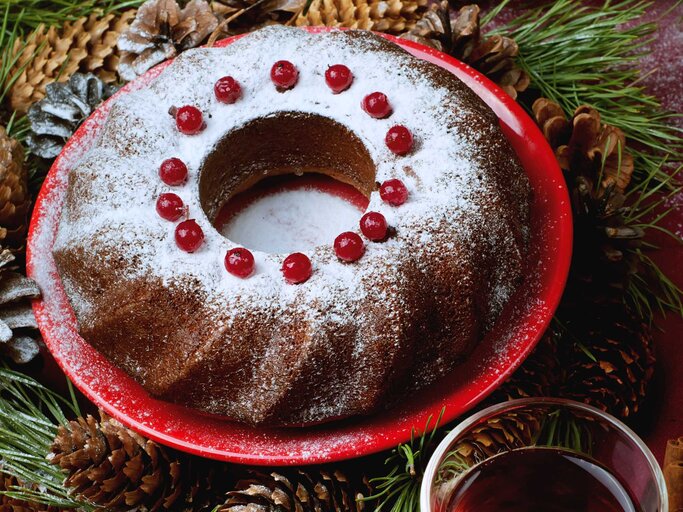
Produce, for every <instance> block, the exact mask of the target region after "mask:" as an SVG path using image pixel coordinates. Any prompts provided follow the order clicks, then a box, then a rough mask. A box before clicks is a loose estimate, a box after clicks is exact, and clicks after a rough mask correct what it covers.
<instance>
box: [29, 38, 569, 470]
mask: <svg viewBox="0 0 683 512" xmlns="http://www.w3.org/2000/svg"><path fill="white" fill-rule="evenodd" d="M314 30H317V31H319V30H321V29H314ZM384 37H386V38H387V39H389V40H391V41H394V42H396V43H397V44H399V45H401V46H403V47H404V48H405V49H406V50H407V51H409V52H410V53H412V54H413V55H416V56H417V57H420V58H422V59H424V60H427V61H429V62H433V63H435V64H437V65H439V66H441V67H442V68H444V69H446V70H448V71H450V72H451V73H453V74H454V75H456V76H457V77H458V78H460V79H461V80H462V81H463V82H465V83H466V84H467V85H468V86H469V87H470V88H472V89H473V90H474V91H475V92H476V93H477V94H478V95H479V96H480V97H481V98H482V99H483V100H484V101H485V102H486V103H487V104H488V105H489V106H490V107H491V108H492V109H493V110H494V111H495V112H496V114H497V115H498V117H499V118H500V123H501V126H502V128H503V131H504V133H505V135H506V136H507V137H508V139H509V140H510V142H511V143H512V146H513V147H514V148H515V151H516V152H517V154H518V156H519V158H520V161H521V162H522V165H523V166H524V168H525V170H526V172H527V174H528V176H529V180H530V182H531V186H532V188H533V191H534V203H533V206H532V217H533V219H532V222H533V225H532V250H531V254H530V257H529V271H528V278H527V280H526V282H525V284H524V285H523V286H522V288H521V289H520V290H519V292H518V293H517V295H516V296H515V297H514V298H513V300H512V301H511V303H512V304H513V306H511V307H509V308H508V310H507V311H505V312H504V313H503V318H501V320H500V321H499V322H498V324H497V327H496V328H495V329H494V331H493V332H492V333H491V334H490V335H489V336H487V337H486V339H485V340H484V341H483V342H482V343H481V344H480V345H479V347H478V348H477V349H476V350H475V351H474V353H473V354H472V355H471V357H470V359H469V361H468V362H467V364H465V365H462V366H461V367H460V368H458V369H457V371H455V372H454V373H453V375H452V376H450V377H449V378H447V379H445V380H444V381H442V382H441V383H439V384H437V385H434V386H432V387H430V388H429V389H428V390H426V391H424V392H422V393H420V394H418V395H417V396H414V397H412V398H410V399H407V400H405V401H404V403H403V404H401V405H400V406H399V407H397V408H394V409H391V410H390V411H387V412H383V413H380V414H376V415H374V416H370V417H360V418H350V419H347V420H344V421H338V422H334V423H330V424H327V425H319V426H316V427H310V428H301V429H265V428H252V427H248V426H244V425H240V424H236V423H233V422H230V421H227V420H224V419H221V418H218V417H215V416H206V415H202V414H197V412H196V411H194V410H191V409H188V408H185V407H181V406H178V405H173V404H169V403H166V402H160V401H158V400H155V399H153V398H151V397H150V396H149V395H148V394H147V393H146V392H145V391H144V390H143V389H142V388H141V387H140V386H139V385H138V384H137V383H136V382H135V381H133V380H132V379H131V378H130V377H128V376H127V375H126V374H125V373H123V372H122V371H121V370H119V369H117V368H115V367H114V366H112V365H111V364H110V363H109V362H108V361H107V360H106V359H105V358H104V357H103V356H102V355H101V354H100V353H99V352H97V351H96V350H95V349H93V348H92V347H91V346H90V345H88V344H87V343H86V342H85V341H84V340H83V339H82V338H81V337H80V336H79V335H78V332H77V327H76V320H75V317H74V315H73V311H72V310H71V307H70V305H69V301H68V300H67V297H66V295H65V293H64V290H63V288H62V284H61V280H60V278H59V276H58V274H57V270H56V267H55V263H54V260H53V258H52V251H51V249H52V245H53V243H54V239H55V235H56V231H57V226H58V224H59V218H60V215H61V206H62V203H63V201H64V197H65V194H66V186H67V176H68V173H69V169H70V168H71V166H72V164H73V163H74V162H77V161H78V159H79V157H80V156H81V155H82V154H83V152H84V151H85V150H87V148H88V147H89V145H90V143H91V141H92V140H93V137H94V136H95V135H96V134H97V132H98V130H99V129H100V127H101V126H102V123H103V121H104V120H105V118H106V116H107V112H108V110H109V108H110V107H111V100H110V101H107V102H106V103H105V104H104V105H102V106H101V107H100V108H99V109H98V110H97V111H96V112H94V113H93V115H91V116H90V118H89V119H88V120H87V121H86V122H85V123H84V124H83V125H82V126H81V127H80V128H79V130H78V131H77V132H76V134H75V135H74V136H73V137H72V138H71V139H70V140H69V142H68V144H67V145H66V147H65V148H64V150H63V151H62V153H61V154H60V155H59V157H58V158H57V159H56V160H55V162H54V164H53V165H52V168H51V169H50V172H49V173H48V175H47V178H46V179H45V183H44V185H43V188H42V190H41V191H40V194H39V195H38V198H37V200H36V207H35V211H34V214H33V218H32V220H31V226H30V231H29V240H28V251H27V267H28V275H29V276H31V277H32V278H33V279H35V280H36V281H37V282H38V284H39V285H40V287H41V289H42V292H43V297H42V299H39V300H36V301H35V302H34V304H33V309H34V311H35V314H36V318H37V320H38V325H39V326H40V330H41V332H42V334H43V337H44V339H45V343H46V344H47V346H48V348H49V349H50V351H51V352H52V354H53V355H54V357H55V359H56V360H57V362H58V363H59V364H60V366H61V367H62V369H63V370H64V372H65V373H66V374H67V375H68V376H69V377H70V378H71V380H72V381H73V383H74V384H75V385H76V386H77V387H78V388H79V389H80V390H81V391H82V392H83V393H84V394H85V395H86V396H88V398H90V399H91V400H92V401H93V402H94V403H96V404H97V405H98V406H100V407H102V408H103V409H104V410H105V411H106V412H107V413H108V414H110V415H111V416H113V417H114V418H117V419H118V420H120V421H121V422H122V423H124V424H125V425H128V426H129V427H131V428H133V429H134V430H136V431H138V432H140V433H142V434H144V435H146V436H148V437H150V438H151V439H154V440H156V441H158V442H160V443H163V444H165V445H169V446H173V447H175V448H179V449H180V450H184V451H187V452H191V453H195V454H198V455H202V456H206V457H212V458H216V459H223V460H228V461H234V462H241V463H249V464H263V465H286V464H312V463H320V462H330V461H335V460H340V459H347V458H352V457H358V456H361V455H367V454H370V453H373V452H377V451H381V450H385V449H388V448H392V447H394V446H396V445H397V444H398V443H401V442H404V441H406V440H408V439H409V438H410V434H411V429H412V428H413V427H416V428H418V429H419V428H422V427H423V426H424V425H425V423H426V422H427V419H428V418H429V417H430V416H436V415H438V414H439V412H440V411H441V409H442V408H444V407H445V414H444V421H445V422H448V421H450V420H453V419H455V418H457V417H458V416H459V415H461V414H462V413H464V412H466V411H467V410H468V409H470V408H471V407H472V406H474V405H475V404H476V403H477V402H479V401H480V400H482V399H483V398H484V397H485V396H486V395H487V394H489V393H490V392H491V391H492V390H493V389H494V388H495V387H496V386H497V385H498V384H500V383H501V382H502V381H503V380H504V379H505V378H506V377H507V376H509V375H510V374H511V373H512V372H513V371H514V370H515V369H516V368H517V367H518V366H519V364H520V363H521V362H522V360H523V359H524V358H525V357H526V356H527V355H528V354H529V352H531V350H532V348H533V347H534V345H535V344H536V342H537V341H538V339H539V338H540V336H541V334H542V333H543V331H544V330H545V329H546V327H547V325H548V323H549V321H550V319H551V317H552V315H553V312H554V311H555V308H556V307H557V304H558V303H559V300H560V296H561V294H562V290H563V288H564V284H565V281H566V278H567V273H568V270H569V262H570V256H571V243H572V225H571V211H570V207H569V198H568V195H567V190H566V188H565V184H564V179H563V178H562V174H561V172H560V169H559V168H558V166H557V163H556V161H555V158H554V156H553V153H552V151H551V149H550V147H549V146H548V145H547V143H546V141H545V139H544V138H543V135H542V134H541V132H540V131H539V129H538V128H537V127H536V124H535V123H534V122H533V121H532V120H531V119H530V118H529V117H528V116H527V114H526V113H525V112H524V111H523V110H522V108H521V107H520V106H519V105H518V104H517V103H516V102H515V101H514V100H513V99H511V98H510V97H509V96H508V95H507V94H505V92H503V91H502V90H501V89H500V88H498V87H497V86H496V85H494V84H493V83H492V82H490V81H489V80H488V79H486V78H485V77H483V76H482V75H480V74H479V73H477V72H476V71H474V70H472V69H471V68H470V67H468V66H467V65H465V64H462V63H461V62H458V61H456V60H455V59H452V58H451V57H448V56H447V55H444V54H443V53H440V52H437V51H435V50H432V49H429V48H426V47H424V46H422V45H419V44H416V43H413V42H409V41H403V40H400V39H397V38H395V37H391V36H384ZM236 39H237V38H231V39H226V40H224V41H221V42H220V43H218V45H217V46H226V45H229V44H230V43H232V42H234V41H235V40H236ZM167 64H168V63H164V64H161V65H159V66H157V67H156V68H154V69H152V70H151V71H149V72H148V73H147V74H145V75H144V76H142V77H140V78H138V79H137V80H135V81H133V82H131V83H129V84H128V85H126V86H125V87H124V88H123V89H122V90H121V91H120V92H119V93H118V94H117V95H119V94H126V93H127V92H129V91H133V90H136V89H140V88H142V87H145V86H146V85H147V84H148V83H149V82H150V81H151V80H152V79H153V78H154V77H156V76H157V75H159V73H160V72H161V71H162V70H163V69H164V67H165V66H166V65H167ZM65 318H66V319H68V320H67V321H64V319H65Z"/></svg>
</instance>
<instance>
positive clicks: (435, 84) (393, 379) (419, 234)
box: [53, 27, 529, 425]
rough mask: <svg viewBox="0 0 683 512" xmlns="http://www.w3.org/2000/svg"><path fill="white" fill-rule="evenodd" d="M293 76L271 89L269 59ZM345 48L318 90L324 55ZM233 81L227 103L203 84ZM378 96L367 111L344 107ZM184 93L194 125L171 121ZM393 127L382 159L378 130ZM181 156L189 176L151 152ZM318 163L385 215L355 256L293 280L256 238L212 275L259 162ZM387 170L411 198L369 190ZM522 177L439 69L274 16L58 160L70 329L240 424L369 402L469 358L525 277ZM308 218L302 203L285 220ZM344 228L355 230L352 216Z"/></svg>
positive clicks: (313, 415) (293, 421) (191, 62)
mask: <svg viewBox="0 0 683 512" xmlns="http://www.w3.org/2000/svg"><path fill="white" fill-rule="evenodd" d="M280 60H285V61H287V62H290V63H293V64H294V65H295V67H296V69H297V70H298V80H297V81H296V84H295V85H294V86H293V87H291V88H289V89H287V90H282V88H278V87H276V85H275V84H274V83H273V82H272V80H271V76H270V71H271V68H272V66H273V64H274V63H275V62H276V61H280ZM333 64H344V65H345V66H347V67H348V68H349V69H350V70H351V72H352V73H353V82H352V83H351V86H350V87H349V88H348V89H346V90H344V91H343V92H340V93H338V94H334V93H333V91H331V90H330V88H329V87H328V86H327V85H326V83H325V78H324V75H325V71H326V69H327V68H328V67H329V66H330V65H333ZM227 74H229V75H230V76H232V77H234V79H236V80H237V81H238V82H239V83H240V86H241V91H242V94H241V97H240V98H239V99H238V100H237V101H236V102H235V103H232V104H225V103H223V102H220V101H218V100H217V98H216V96H215V93H214V84H215V83H216V81H217V80H218V79H220V78H221V77H223V76H225V75H227ZM374 91H382V92H384V93H385V94H386V96H387V97H388V99H389V103H390V105H391V114H390V115H389V116H388V117H386V118H383V119H377V118H374V117H372V116H370V115H369V114H368V113H367V112H366V111H364V110H363V109H362V108H361V103H362V102H363V99H364V98H365V97H366V96H367V95H368V94H370V93H372V92H374ZM185 105H192V106H193V107H195V108H197V109H199V111H200V112H201V113H202V115H203V121H204V125H203V126H202V130H201V131H199V133H196V134H192V135H187V134H184V133H182V132H181V131H179V129H178V124H177V120H176V119H175V117H174V115H170V114H169V110H170V111H171V112H176V111H177V109H178V108H179V107H181V106H185ZM397 125H400V126H405V127H408V129H409V130H410V132H411V133H412V135H413V137H414V144H413V146H412V148H411V150H410V152H408V153H407V154H404V155H397V154H395V153H394V152H392V151H391V150H390V149H389V148H388V146H387V132H388V131H389V130H390V129H391V128H392V127H394V126H397ZM169 158H178V159H180V160H181V161H182V162H184V164H185V165H186V167H187V170H188V176H187V180H186V181H185V182H184V184H182V185H176V186H169V185H167V184H166V183H164V182H163V181H162V180H161V179H160V176H159V167H160V165H161V164H162V162H164V161H165V160H167V159H169ZM292 172H296V173H301V172H315V173H321V174H326V175H329V176H332V177H334V178H335V179H337V180H340V181H343V182H346V183H349V184H352V185H354V186H355V187H356V188H357V189H358V190H359V191H361V192H362V193H364V194H365V195H366V196H367V197H368V200H369V205H368V211H373V212H379V213H381V214H382V215H383V216H384V217H385V218H386V220H387V222H388V224H389V226H391V232H390V235H389V236H388V237H387V238H386V240H382V241H379V242H372V241H367V243H366V244H365V252H364V254H363V255H362V257H361V258H360V259H358V260H357V261H353V262H345V261H341V260H340V259H339V257H338V255H337V254H336V253H335V250H334V248H333V245H332V241H330V243H325V244H322V245H320V246H318V247H316V248H315V249H314V250H313V251H310V252H309V254H308V257H309V259H310V261H311V263H312V274H311V276H310V278H308V279H307V280H305V282H302V283H300V284H291V283H290V282H288V281H287V280H286V279H284V278H283V275H282V265H283V260H284V259H285V257H286V256H287V255H282V254H270V253H266V252H262V251H254V252H253V256H254V261H255V267H254V270H253V272H252V273H251V274H250V275H249V276H248V277H246V278H240V277H236V276H234V275H231V274H230V273H229V272H227V271H226V267H225V263H224V261H225V257H226V254H227V253H228V252H229V251H230V250H232V249H235V248H237V245H236V244H235V243H233V242H231V241H230V240H228V239H226V238H224V237H223V236H222V235H221V234H220V233H219V232H218V230H216V229H215V228H214V227H213V223H214V221H215V219H216V216H217V215H218V212H219V210H220V209H221V207H222V206H223V205H224V204H225V203H226V201H229V199H230V198H231V197H233V196H234V195H235V194H237V193H239V192H241V191H243V190H246V189H248V188H249V187H251V186H252V185H254V184H255V183H257V182H258V181H259V180H261V179H263V178H264V177H268V176H273V175H279V174H285V173H292ZM387 180H399V181H400V182H401V183H403V184H405V186H406V187H407V189H408V192H409V196H408V200H407V201H406V202H405V203H403V204H400V206H395V205H392V204H389V203H387V202H386V201H384V200H383V199H382V197H381V194H380V193H379V191H378V187H379V185H380V184H382V183H384V182H386V181H387ZM169 191H173V192H174V193H175V194H177V195H178V196H179V197H180V198H181V199H182V202H183V204H184V205H185V207H186V208H187V211H188V213H189V216H190V217H191V218H192V219H194V220H195V221H196V223H197V224H198V225H199V226H200V228H201V230H202V232H203V234H204V239H203V243H202V244H201V247H200V248H199V249H198V250H194V251H193V252H185V251H183V250H181V249H180V248H179V247H178V245H177V244H176V240H175V239H176V237H175V233H176V224H175V223H173V222H169V221H167V220H165V219H163V218H161V217H160V216H159V214H158V213H157V211H156V208H155V203H156V201H157V199H158V197H159V196H160V195H161V194H163V193H166V192H169ZM528 191H529V186H528V182H527V179H526V176H525V175H524V172H523V171H522V169H521V167H520V165H519V164H518V162H517V159H516V157H515V154H514V152H513V151H512V149H511V148H510V146H509V144H508V143H507V141H506V140H505V138H504V136H503V135H502V133H501V131H500V129H499V126H498V123H497V118H496V117H495V115H494V114H493V113H492V112H491V111H490V109H489V108H488V107H487V106H486V105H484V103H483V102H482V101H481V100H480V99H479V98H477V97H476V96H475V95H474V93H472V92H471V91H470V90H469V89H468V88H467V87H466V86H464V85H463V84H462V83H461V82H460V81H459V80H458V79H456V78H455V77H453V76H452V75H450V74H449V73H448V72H446V71H444V70H442V69H440V68H438V67H437V66H435V65H432V64H429V63H427V62H424V61H420V60H418V59H416V58H414V57H412V56H410V55H409V54H407V53H405V52H404V51H403V50H401V49H400V48H398V47H397V46H395V45H393V44H392V43H389V42H388V41H386V40H383V39H381V38H378V37H376V36H373V35H372V34H370V33H366V32H357V31H350V32H331V33H327V34H311V33H307V32H304V31H301V30H298V29H293V28H287V27H270V28H267V29H263V30H260V31H258V32H256V33H253V34H250V35H249V36H248V37H245V38H243V39H241V40H239V41H237V42H235V43H233V44H231V45H230V46H229V47H227V48H220V49H219V48H206V49H197V50H191V51H187V52H185V53H183V54H182V55H181V56H180V57H178V58H177V59H176V60H175V61H174V62H173V63H172V64H171V65H170V66H168V67H167V68H166V69H165V70H164V71H163V72H162V73H161V75H160V76H159V77H158V78H157V79H155V81H154V82H153V83H152V84H151V85H150V86H149V87H148V88H145V89H142V90H139V91H135V92H132V93H129V94H126V95H124V96H121V97H120V98H118V99H117V101H116V102H115V103H114V105H113V106H112V108H111V111H110V114H109V117H108V119H107V121H106V123H105V125H104V127H103V129H102V131H101V134H100V136H99V138H98V139H97V141H96V143H95V144H94V145H93V147H92V148H91V149H90V151H89V152H88V153H87V154H86V156H85V157H84V158H83V160H81V161H80V162H79V163H78V164H77V165H75V166H74V168H73V169H72V171H71V173H70V175H69V189H68V193H67V197H66V201H65V205H64V210H63V214H62V218H61V220H60V225H59V231H58V234H57V238H56V241H55V244H54V248H53V252H54V256H55V261H56V263H57V267H58V269H59V273H60V276H61V278H62V282H63V284H64V288H65V290H66V292H67V294H68V296H69V299H70V301H71V304H72V306H73V309H74V312H75V313H76V316H77V318H78V322H79V327H80V333H81V335H82V336H83V337H84V338H85V339H86V340H87V341H88V342H89V343H91V344H92V345H93V346H95V347H96V348H97V349H98V350H100V351H101V352H102V353H103V354H104V355H105V356H106V357H107V358H109V359H110V360H111V361H112V362H113V363H114V364H116V365H117V366H119V367H121V368H122V369H124V370H125V371H126V372H127V373H129V374H130V375H131V376H132V377H133V378H135V379H136V380H137V381H138V382H140V383H141V384H142V385H143V386H144V387H145V388H146V389H147V390H148V391H149V392H150V393H151V394H152V395H154V396H157V397H160V398H161V399H164V400H169V401H173V402H177V403H181V404H184V405H187V406H190V407H193V408H196V409H200V410H203V411H207V412H211V413H216V414H221V415H225V416H228V417H230V418H233V419H236V420H240V421H244V422H247V423H253V424H271V425H275V424H286V425H297V424H310V423H316V422H322V421H329V420H332V419H336V418H340V417H346V416H350V415H354V414H367V413H371V412H374V411H376V410H377V409H379V408H381V407H385V406H388V405H390V404H391V403H394V402H395V401H396V400H397V399H398V398H400V397H401V396H404V395H405V394H406V393H409V392H412V391H414V390H416V389H417V388H419V387H423V386H425V385H428V384H430V383H432V382H434V381H436V380H437V379H439V378H440V377H442V376H443V375H445V374H447V373H448V372H450V371H452V370H453V369H454V368H456V367H457V365H458V364H461V363H463V361H466V357H467V355H468V353H469V352H470V351H471V350H472V349H473V347H474V346H475V345H476V343H477V342H478V341H479V340H481V338H482V337H483V336H484V334H485V333H486V332H487V331H488V330H489V329H490V328H491V326H492V325H493V323H494V322H495V320H496V318H497V317H498V315H499V314H500V312H501V311H502V309H503V307H504V306H505V305H506V303H507V301H508V299H509V297H510V296H511V295H512V293H513V292H514V291H515V289H516V288H517V286H518V285H519V283H520V280H521V279H522V275H523V268H522V267H523V261H524V258H525V255H526V251H527V236H528V223H529V197H528V194H529V192H528ZM302 221H304V219H302ZM349 231H355V232H358V231H359V229H358V225H355V226H349Z"/></svg>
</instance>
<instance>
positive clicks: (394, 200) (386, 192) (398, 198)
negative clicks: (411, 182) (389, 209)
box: [379, 179, 408, 206]
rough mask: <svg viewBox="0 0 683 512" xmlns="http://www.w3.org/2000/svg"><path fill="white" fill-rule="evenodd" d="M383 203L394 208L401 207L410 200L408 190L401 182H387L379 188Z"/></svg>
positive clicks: (394, 180)
mask: <svg viewBox="0 0 683 512" xmlns="http://www.w3.org/2000/svg"><path fill="white" fill-rule="evenodd" d="M379 196H380V197H381V198H382V201H384V202H385V203H389V204H390V205H392V206H400V205H402V204H403V203H405V202H406V201H407V200H408V189H407V188H406V186H405V185H404V184H403V182H402V181H401V180H396V179H393V180H387V181H385V182H384V183H382V186H381V187H379Z"/></svg>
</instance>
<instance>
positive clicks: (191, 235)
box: [175, 219, 204, 252]
mask: <svg viewBox="0 0 683 512" xmlns="http://www.w3.org/2000/svg"><path fill="white" fill-rule="evenodd" d="M203 241H204V232H203V231H202V228H200V227H199V224H197V221H195V220H194V219H189V220H184V221H182V222H181V223H180V224H178V225H177V226H176V228H175V243H176V244H177V245H178V247H180V248H181V249H182V250H183V251H185V252H195V251H196V250H197V249H199V248H200V247H201V245H202V242H203Z"/></svg>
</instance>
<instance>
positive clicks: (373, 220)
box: [360, 212, 387, 242]
mask: <svg viewBox="0 0 683 512" xmlns="http://www.w3.org/2000/svg"><path fill="white" fill-rule="evenodd" d="M360 230H361V232H362V233H363V234H364V235H365V236H366V237H367V238H368V239H369V240H372V241H373V242H378V241H380V240H384V239H385V238H386V236H387V219H385V218H384V215H382V214H381V213H378V212H368V213H366V214H365V215H363V216H362V217H361V218H360Z"/></svg>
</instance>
